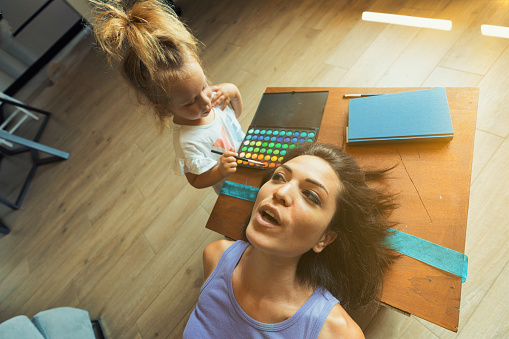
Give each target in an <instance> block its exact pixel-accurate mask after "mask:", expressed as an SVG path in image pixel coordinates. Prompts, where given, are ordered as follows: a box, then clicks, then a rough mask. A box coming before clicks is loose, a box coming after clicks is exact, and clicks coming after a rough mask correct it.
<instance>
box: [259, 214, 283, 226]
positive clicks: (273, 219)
mask: <svg viewBox="0 0 509 339" xmlns="http://www.w3.org/2000/svg"><path fill="white" fill-rule="evenodd" d="M261 214H262V218H263V220H265V221H267V222H269V223H271V224H274V225H279V222H278V221H277V219H276V217H275V216H274V214H272V213H271V212H270V211H262V213H261Z"/></svg>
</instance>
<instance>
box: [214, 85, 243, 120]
mask: <svg viewBox="0 0 509 339" xmlns="http://www.w3.org/2000/svg"><path fill="white" fill-rule="evenodd" d="M210 89H211V90H212V92H216V94H215V95H214V97H213V98H212V106H213V107H215V106H219V105H221V109H225V108H226V106H228V104H231V105H232V108H233V110H234V111H235V116H236V117H237V118H238V117H240V115H241V114H242V96H241V95H240V91H239V89H238V88H237V86H235V85H234V84H228V83H226V84H219V85H214V86H211V87H210Z"/></svg>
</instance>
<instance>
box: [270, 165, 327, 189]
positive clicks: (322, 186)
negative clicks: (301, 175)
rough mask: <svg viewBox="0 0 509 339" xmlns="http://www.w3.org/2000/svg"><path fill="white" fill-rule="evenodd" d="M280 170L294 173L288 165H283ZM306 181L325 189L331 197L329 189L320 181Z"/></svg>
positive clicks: (309, 179)
mask: <svg viewBox="0 0 509 339" xmlns="http://www.w3.org/2000/svg"><path fill="white" fill-rule="evenodd" d="M280 168H283V169H285V170H287V171H288V172H290V173H292V172H293V171H292V169H291V168H290V167H289V166H288V165H285V164H283V165H281V166H280ZM306 181H307V182H309V183H311V184H313V185H315V186H318V187H320V188H321V189H323V190H324V191H325V193H327V195H329V191H327V189H326V188H325V186H324V185H322V184H321V183H319V182H318V181H316V180H314V179H311V178H306Z"/></svg>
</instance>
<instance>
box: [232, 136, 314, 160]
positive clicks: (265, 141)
mask: <svg viewBox="0 0 509 339" xmlns="http://www.w3.org/2000/svg"><path fill="white" fill-rule="evenodd" d="M317 134H318V129H316V128H315V129H302V128H299V129H296V128H278V127H251V128H249V130H248V131H247V133H246V137H245V138H244V141H243V142H242V146H241V147H240V152H239V156H240V157H242V158H246V159H253V160H256V161H259V162H262V163H264V164H265V165H264V166H262V165H258V164H253V163H250V162H247V161H242V160H237V163H238V164H239V165H244V166H247V167H255V168H273V167H277V166H279V165H280V164H281V161H282V160H283V157H284V156H285V154H286V153H287V152H288V151H289V150H292V149H294V148H299V147H301V146H302V145H304V144H306V143H310V142H314V141H315V140H316V136H317Z"/></svg>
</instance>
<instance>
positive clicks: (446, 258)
mask: <svg viewBox="0 0 509 339" xmlns="http://www.w3.org/2000/svg"><path fill="white" fill-rule="evenodd" d="M390 231H391V232H390V233H391V234H390V236H389V238H387V242H388V244H389V245H390V246H391V247H392V248H393V249H394V250H395V251H396V252H399V253H401V254H404V255H407V256H409V257H412V258H414V259H417V260H419V261H422V262H424V263H426V264H428V265H431V266H434V267H436V268H439V269H441V270H444V271H447V272H449V273H452V274H455V275H457V276H459V277H461V280H462V282H465V281H466V280H467V269H468V257H467V256H466V255H465V254H463V253H461V252H457V251H454V250H451V249H449V248H447V247H443V246H440V245H437V244H435V243H432V242H431V241H427V240H424V239H422V238H419V237H416V236H413V235H411V234H408V233H405V232H401V231H398V230H395V229H391V230H390Z"/></svg>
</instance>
